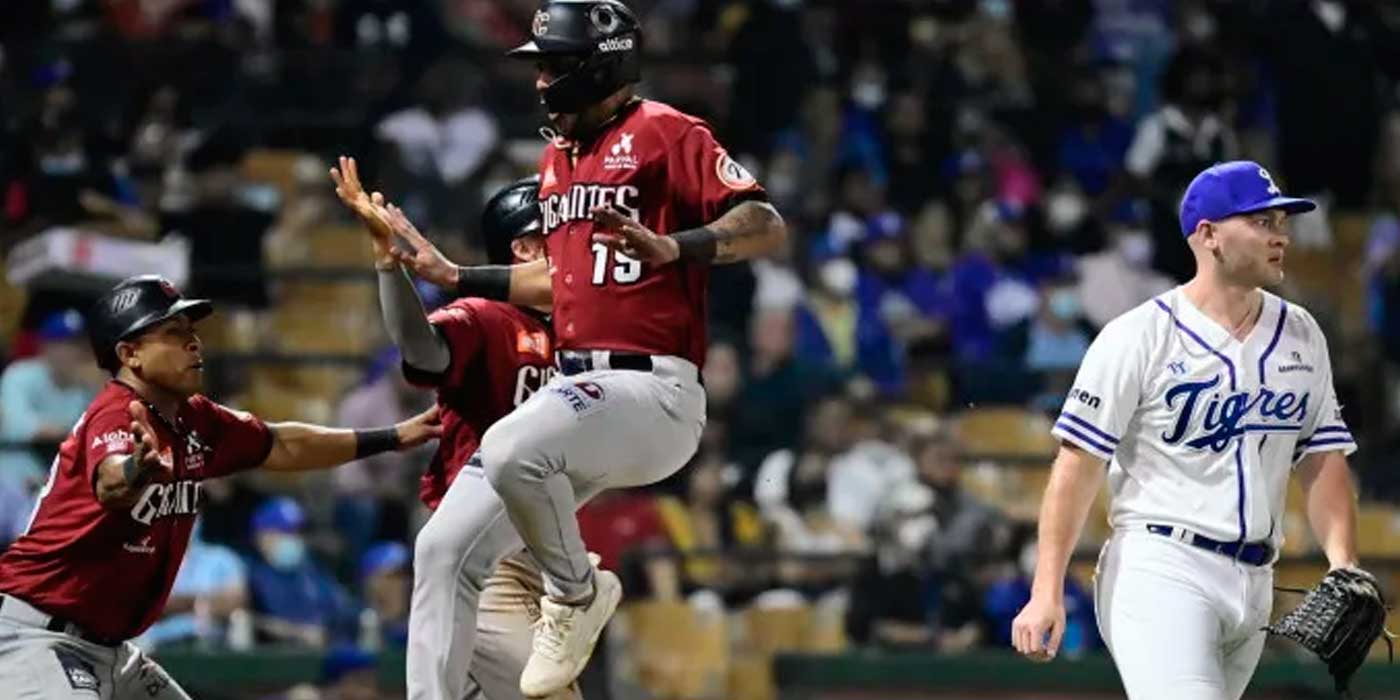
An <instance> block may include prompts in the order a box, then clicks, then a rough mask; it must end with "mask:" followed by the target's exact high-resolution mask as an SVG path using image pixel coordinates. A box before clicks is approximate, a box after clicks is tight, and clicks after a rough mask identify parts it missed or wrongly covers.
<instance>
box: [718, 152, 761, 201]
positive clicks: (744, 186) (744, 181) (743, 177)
mask: <svg viewBox="0 0 1400 700" xmlns="http://www.w3.org/2000/svg"><path fill="white" fill-rule="evenodd" d="M715 150H716V151H718V152H719V157H718V158H716V159H715V174H716V175H717V176H719V181H720V182H722V183H724V186H725V187H728V188H729V189H731V190H736V191H743V190H749V189H753V188H754V187H756V186H758V180H756V179H754V176H753V174H752V173H750V172H749V170H748V168H745V167H744V166H743V165H741V164H740V163H739V161H737V160H734V159H733V158H731V157H730V156H729V152H728V151H726V150H724V149H723V148H718V147H716V148H715Z"/></svg>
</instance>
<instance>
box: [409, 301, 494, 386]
mask: <svg viewBox="0 0 1400 700" xmlns="http://www.w3.org/2000/svg"><path fill="white" fill-rule="evenodd" d="M428 323H431V324H433V328H435V329H437V332H438V335H440V336H442V339H443V340H445V341H447V350H448V353H449V354H450V355H451V359H450V360H449V361H448V363H447V369H446V370H444V371H442V372H425V371H423V370H421V369H418V368H416V367H413V366H411V365H409V364H407V363H404V366H403V375H404V378H405V379H407V380H408V381H409V383H410V384H413V385H415V386H421V387H429V388H436V387H445V386H458V385H460V384H461V383H462V377H463V375H465V374H466V371H467V368H468V367H470V366H471V365H472V363H473V362H474V361H475V360H476V356H477V355H478V354H480V353H481V346H482V342H481V334H482V323H481V318H480V315H479V314H478V313H477V310H476V309H474V308H472V307H471V306H469V305H467V304H461V303H454V304H449V305H448V306H444V307H442V308H441V309H438V310H437V311H434V312H433V313H431V314H429V315H428Z"/></svg>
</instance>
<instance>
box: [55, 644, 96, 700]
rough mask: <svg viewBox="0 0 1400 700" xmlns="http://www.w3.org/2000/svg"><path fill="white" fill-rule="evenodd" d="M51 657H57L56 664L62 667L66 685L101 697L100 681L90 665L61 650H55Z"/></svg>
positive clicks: (76, 656)
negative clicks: (66, 681)
mask: <svg viewBox="0 0 1400 700" xmlns="http://www.w3.org/2000/svg"><path fill="white" fill-rule="evenodd" d="M53 655H54V656H57V657H58V664H59V665H60V666H62V667H63V673H64V675H66V676H68V685H70V686H72V688H73V690H86V691H90V692H91V693H92V694H93V695H101V692H100V690H99V689H100V688H101V687H102V680H101V679H100V678H98V677H97V672H96V671H95V670H93V668H92V664H90V663H88V662H86V661H84V660H83V659H82V658H80V657H79V656H78V655H76V654H74V653H72V652H68V651H63V650H62V649H55V650H54V652H53Z"/></svg>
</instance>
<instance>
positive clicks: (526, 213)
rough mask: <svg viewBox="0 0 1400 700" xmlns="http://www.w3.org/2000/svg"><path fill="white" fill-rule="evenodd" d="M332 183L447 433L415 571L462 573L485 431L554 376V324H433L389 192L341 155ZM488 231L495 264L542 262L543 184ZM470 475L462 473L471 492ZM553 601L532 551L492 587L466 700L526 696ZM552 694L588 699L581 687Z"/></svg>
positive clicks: (472, 307)
mask: <svg viewBox="0 0 1400 700" xmlns="http://www.w3.org/2000/svg"><path fill="white" fill-rule="evenodd" d="M331 178H332V179H333V180H334V181H335V183H336V194H337V195H338V196H339V197H340V199H341V201H342V202H344V203H345V205H346V206H347V207H349V208H350V209H351V210H352V211H354V212H355V213H356V215H357V216H359V217H360V219H361V221H362V222H363V223H364V225H365V228H366V229H367V230H368V231H369V233H370V235H371V241H372V244H373V248H374V254H375V266H376V268H378V270H379V295H380V308H381V310H382V312H383V314H384V324H385V327H386V328H387V329H388V330H389V335H390V336H391V337H392V338H393V340H394V342H395V343H396V344H398V346H399V348H400V352H401V354H402V355H403V358H404V375H405V376H406V377H407V378H408V380H409V381H411V382H414V383H415V384H419V385H421V386H426V387H431V388H433V389H434V390H436V392H437V400H438V408H439V410H440V411H441V417H442V425H443V436H442V440H441V442H439V444H438V451H437V453H436V454H434V455H433V460H432V462H431V463H430V465H429V467H428V470H427V471H426V472H425V473H424V475H423V479H422V488H421V491H420V495H421V497H422V499H423V503H424V504H425V505H427V506H428V508H429V509H432V510H433V515H432V517H431V518H430V519H429V520H428V523H427V525H426V526H425V527H424V528H423V530H422V532H420V533H419V534H418V541H419V546H418V557H417V560H416V561H415V563H414V566H415V568H418V569H427V570H443V571H449V570H453V569H454V568H455V567H456V566H457V561H456V560H455V559H449V560H444V559H442V557H441V556H439V555H452V554H453V553H454V552H455V551H456V549H457V546H456V545H455V544H453V540H456V539H458V538H461V537H471V536H472V535H473V534H474V533H473V531H472V530H471V529H470V528H471V523H472V522H473V521H474V517H475V516H473V513H474V512H475V511H476V510H477V509H479V508H481V507H483V506H484V507H485V508H487V509H492V508H494V504H495V503H496V502H497V501H496V498H495V496H494V494H492V493H491V486H490V485H489V484H487V483H486V482H485V475H484V474H483V473H482V471H481V465H480V463H479V462H474V461H472V457H473V456H474V455H475V454H476V451H477V447H478V446H479V445H480V441H481V436H482V434H484V433H485V432H486V429H487V428H489V427H490V426H491V425H492V424H493V423H495V422H496V421H497V420H499V419H500V418H501V417H502V416H504V415H506V414H507V413H510V412H511V411H512V410H514V409H515V407H516V406H518V405H519V404H521V403H523V402H524V401H525V399H527V398H529V397H530V396H531V395H532V394H534V393H535V392H536V391H538V390H539V389H540V388H541V387H543V386H544V385H545V384H546V383H547V382H548V381H549V379H550V378H551V377H552V376H554V372H555V369H554V354H553V352H552V350H551V347H550V346H551V339H550V333H549V320H548V318H547V317H546V316H545V315H544V314H543V313H542V312H540V311H538V310H535V309H530V308H526V307H521V306H516V305H514V304H510V303H507V302H503V301H490V300H486V299H475V298H465V299H458V300H456V301H454V302H452V303H450V304H448V305H446V306H444V307H442V308H440V309H438V310H437V311H435V312H433V313H432V314H431V315H429V314H427V313H425V312H424V310H423V305H422V302H421V301H420V300H419V298H418V294H417V292H416V291H415V290H414V287H413V284H412V282H411V281H410V280H409V278H408V276H407V275H406V274H405V273H404V270H403V268H402V267H401V266H400V265H399V263H398V261H396V260H395V259H394V258H393V256H392V255H391V254H390V253H389V250H390V248H391V247H392V245H393V243H392V238H393V234H392V232H391V231H390V229H389V224H388V220H389V219H391V218H395V217H401V212H399V211H398V210H397V209H396V208H395V209H392V210H390V209H388V208H384V207H383V200H382V197H380V196H379V195H378V193H375V196H374V197H371V196H370V195H369V194H367V193H366V192H365V190H364V187H363V185H362V184H361V183H360V179H359V173H358V168H357V167H356V164H355V160H354V159H353V158H345V157H342V158H341V159H340V164H339V167H338V168H336V169H333V170H332V171H331ZM376 203H378V204H379V207H380V208H376V206H375V205H376ZM381 215H382V216H383V218H381ZM401 221H402V225H403V226H405V227H410V228H411V227H412V224H409V223H407V219H401ZM481 229H482V236H483V237H484V239H485V242H486V257H487V259H488V260H489V261H490V262H492V263H493V264H512V263H521V262H529V261H531V260H537V259H540V258H542V257H543V256H544V238H543V236H542V235H541V231H540V209H539V179H538V178H535V177H531V178H526V179H523V180H519V181H517V182H514V183H512V184H510V185H508V186H506V187H505V188H503V189H502V190H501V191H499V192H497V193H496V194H495V195H494V196H492V197H491V199H490V200H489V201H488V202H487V203H486V207H485V209H484V211H483V212H482V215H481ZM459 474H461V475H463V476H462V481H461V483H460V484H458V483H457V477H458V476H459ZM439 504H441V506H442V507H439ZM497 512H498V511H497ZM458 580H459V579H458V577H456V576H451V575H440V576H433V577H432V578H430V579H429V581H430V582H431V584H432V586H434V587H436V586H441V587H443V588H446V589H451V588H453V587H455V586H457V585H458ZM426 590H428V591H429V592H432V589H431V588H429V589H426ZM543 595H544V584H543V579H542V578H541V575H540V569H539V565H538V564H536V563H535V562H534V560H533V559H532V558H531V557H530V556H529V555H528V554H526V553H525V551H524V549H523V548H517V550H516V551H515V552H514V553H512V554H511V555H510V556H508V557H506V558H505V559H504V560H503V561H501V563H500V564H499V565H498V566H497V567H496V569H495V572H494V574H492V575H491V576H490V577H489V578H487V579H486V582H485V585H484V587H483V589H482V591H481V599H480V614H479V615H478V616H477V618H476V635H477V645H476V650H475V654H474V656H473V658H472V664H471V671H470V674H468V672H467V670H466V669H459V673H460V674H461V675H462V676H463V677H465V678H466V679H467V693H466V697H467V698H469V699H474V698H478V697H480V696H481V695H482V694H484V696H485V697H486V698H488V699H489V700H512V699H516V698H520V697H522V696H521V693H520V671H521V669H523V668H524V667H525V661H526V660H527V659H528V658H529V656H530V641H531V628H532V627H533V626H534V622H535V620H537V619H538V618H539V615H540V613H539V607H540V606H539V599H540V597H541V596H543ZM553 697H555V698H558V699H559V700H565V699H569V698H577V697H579V694H578V688H577V685H573V686H570V687H568V688H565V689H564V690H562V691H560V692H559V693H558V694H556V695H555V696H553Z"/></svg>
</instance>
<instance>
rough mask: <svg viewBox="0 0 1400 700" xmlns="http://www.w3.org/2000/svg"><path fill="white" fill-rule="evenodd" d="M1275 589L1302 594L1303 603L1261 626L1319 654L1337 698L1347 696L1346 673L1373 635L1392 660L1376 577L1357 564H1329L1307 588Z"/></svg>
mask: <svg viewBox="0 0 1400 700" xmlns="http://www.w3.org/2000/svg"><path fill="white" fill-rule="evenodd" d="M1280 590H1292V591H1293V592H1295V593H1303V594H1305V595H1304V597H1303V602H1302V603H1301V604H1299V605H1298V607H1296V608H1294V609H1293V610H1291V611H1289V612H1288V614H1286V615H1284V616H1283V617H1281V618H1279V620H1278V621H1277V622H1275V623H1274V624H1272V625H1269V626H1268V627H1265V628H1264V630H1265V631H1267V632H1269V633H1270V634H1277V635H1279V636H1281V637H1287V638H1289V639H1292V640H1293V641H1295V642H1297V643H1299V644H1301V645H1303V647H1305V648H1307V649H1308V650H1309V651H1312V652H1313V653H1315V654H1317V655H1318V656H1319V657H1321V658H1322V660H1323V661H1324V662H1326V663H1327V672H1328V673H1330V674H1332V679H1333V680H1334V681H1336V688H1337V692H1338V693H1341V694H1342V695H1343V697H1350V691H1349V690H1348V687H1347V686H1348V684H1349V683H1350V681H1351V677H1352V674H1354V673H1356V669H1357V668H1358V667H1360V666H1361V662H1362V661H1365V660H1366V655H1367V654H1368V653H1369V652H1370V651H1371V645H1372V644H1374V643H1375V642H1376V639H1377V638H1378V637H1379V638H1384V639H1385V644H1386V647H1387V648H1389V649H1390V652H1391V660H1392V661H1394V652H1395V650H1394V648H1393V647H1391V641H1390V640H1391V638H1392V636H1393V635H1391V634H1390V633H1389V632H1387V631H1386V629H1385V615H1386V611H1387V609H1388V608H1387V607H1386V604H1385V597H1384V596H1383V595H1382V594H1381V589H1380V585H1379V584H1378V583H1377V582H1376V577H1374V576H1372V575H1371V574H1369V573H1367V572H1365V571H1362V570H1361V569H1334V570H1332V571H1329V572H1327V575H1326V576H1323V577H1322V580H1321V581H1319V582H1318V584H1317V585H1316V586H1314V587H1313V588H1312V590H1308V591H1303V590H1296V589H1280Z"/></svg>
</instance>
